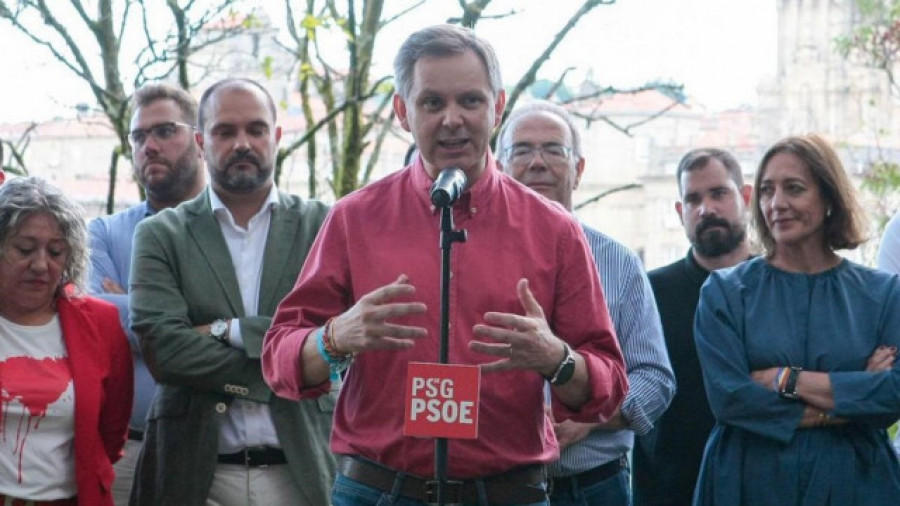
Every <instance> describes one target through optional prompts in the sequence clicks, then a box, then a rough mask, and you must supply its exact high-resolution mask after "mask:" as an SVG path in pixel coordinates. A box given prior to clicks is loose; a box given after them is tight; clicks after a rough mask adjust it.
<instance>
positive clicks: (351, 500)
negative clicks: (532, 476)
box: [331, 474, 550, 506]
mask: <svg viewBox="0 0 900 506" xmlns="http://www.w3.org/2000/svg"><path fill="white" fill-rule="evenodd" d="M395 488H397V489H399V486H397V487H395ZM331 503H332V505H333V506H424V505H426V504H428V503H424V502H421V501H415V500H413V499H407V498H405V497H401V496H399V495H397V494H395V493H386V492H382V491H381V490H378V489H377V488H374V487H370V486H368V485H363V484H362V483H360V482H358V481H356V480H352V479H350V478H348V477H346V476H344V475H342V474H339V475H338V477H337V480H335V482H334V488H333V489H332V490H331ZM447 506H450V505H449V504H448V505H447ZM467 506H550V503H548V502H546V501H545V502H536V503H531V504H522V505H513V504H509V503H504V504H503V505H500V504H499V503H494V504H492V505H489V504H488V502H487V501H485V502H484V503H482V504H474V503H473V504H470V505H467Z"/></svg>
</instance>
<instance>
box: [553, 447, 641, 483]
mask: <svg viewBox="0 0 900 506" xmlns="http://www.w3.org/2000/svg"><path fill="white" fill-rule="evenodd" d="M627 467H628V459H627V458H626V457H625V456H624V455H622V456H621V457H619V458H617V459H615V460H612V461H609V462H607V463H606V464H601V465H599V466H597V467H594V468H592V469H588V470H587V471H584V472H581V473H578V474H574V475H572V476H559V477H557V476H554V477H551V478H550V488H551V490H560V491H562V490H571V489H572V486H573V485H574V484H576V483H577V484H578V486H579V487H580V488H585V487H590V486H591V485H593V484H595V483H600V482H601V481H604V480H608V479H610V478H612V477H613V476H615V475H616V474H618V473H619V472H620V471H622V470H623V469H625V468H627Z"/></svg>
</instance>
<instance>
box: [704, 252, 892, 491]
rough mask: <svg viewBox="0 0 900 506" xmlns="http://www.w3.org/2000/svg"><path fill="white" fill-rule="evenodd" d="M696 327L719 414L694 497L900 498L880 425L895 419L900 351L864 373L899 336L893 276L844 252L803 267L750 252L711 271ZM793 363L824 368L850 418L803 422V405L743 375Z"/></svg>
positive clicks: (838, 412) (839, 408) (839, 413)
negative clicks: (815, 424)
mask: <svg viewBox="0 0 900 506" xmlns="http://www.w3.org/2000/svg"><path fill="white" fill-rule="evenodd" d="M694 331H695V332H694V334H695V339H696V342H697V353H698V355H699V358H700V363H701V365H702V368H703V377H704V382H705V384H706V390H707V395H708V396H709V401H710V407H711V408H712V411H713V414H714V415H715V417H716V426H715V428H714V429H713V431H712V433H711V434H710V436H709V440H708V442H707V445H706V451H705V453H704V457H703V464H702V465H701V470H700V476H699V479H698V482H697V488H696V490H695V493H694V505H695V506H699V505H719V506H721V505H729V506H730V505H747V506H760V505H765V506H779V505H792V506H793V505H798V506H799V505H803V506H825V505H832V506H852V505H857V506H859V505H872V506H883V505H891V504H900V466H898V463H897V457H896V455H895V454H894V451H893V450H892V448H891V444H890V441H889V439H888V436H887V431H886V429H887V427H889V426H890V425H891V424H892V423H893V422H894V421H896V420H897V419H898V418H900V360H898V361H897V362H896V363H895V365H894V367H893V369H892V370H890V371H885V372H874V373H873V372H865V367H866V360H867V359H868V358H869V356H870V355H871V354H872V352H873V351H874V350H875V348H876V347H878V346H879V345H882V344H883V345H888V346H898V347H900V281H898V277H897V275H892V274H887V273H884V272H879V271H875V270H873V269H869V268H867V267H863V266H861V265H858V264H855V263H853V262H850V261H848V260H843V261H842V262H841V263H840V264H839V265H838V266H836V267H834V268H832V269H830V270H828V271H825V272H822V273H819V274H812V275H810V274H800V273H792V272H786V271H783V270H780V269H778V268H775V267H773V266H772V265H770V264H769V263H768V262H766V260H765V259H763V258H756V259H753V260H750V261H747V262H744V263H742V264H740V265H738V266H736V267H733V268H731V269H725V270H721V271H716V272H713V273H712V274H711V275H710V277H709V279H708V280H707V281H706V283H705V284H704V286H703V288H702V290H701V292H700V303H699V306H698V307H697V315H696V319H695V324H694ZM789 365H790V366H800V367H802V368H803V369H806V370H810V371H821V372H828V373H829V377H830V379H831V384H832V388H833V390H834V400H835V409H834V411H833V412H831V414H832V415H834V416H836V417H841V418H847V419H849V420H850V423H849V424H847V425H841V426H838V425H835V426H829V427H819V428H808V429H801V428H798V427H797V425H798V423H799V422H800V419H801V418H802V415H803V404H802V403H801V402H797V401H791V400H786V399H782V398H780V397H779V396H778V394H777V393H775V392H774V391H773V390H772V389H767V388H764V387H762V386H761V385H758V384H757V383H755V382H754V381H753V380H752V379H751V378H750V372H751V371H755V370H759V369H765V368H769V367H777V366H789Z"/></svg>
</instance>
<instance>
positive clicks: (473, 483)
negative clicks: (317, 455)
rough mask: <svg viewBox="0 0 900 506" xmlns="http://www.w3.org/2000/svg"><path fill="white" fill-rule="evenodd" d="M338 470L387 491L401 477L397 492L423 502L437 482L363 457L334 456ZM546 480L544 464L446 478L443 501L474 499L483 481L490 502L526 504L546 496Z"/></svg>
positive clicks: (430, 497)
mask: <svg viewBox="0 0 900 506" xmlns="http://www.w3.org/2000/svg"><path fill="white" fill-rule="evenodd" d="M338 472H340V473H341V474H343V475H344V476H346V477H348V478H350V479H352V480H355V481H358V482H359V483H362V484H363V485H366V486H369V487H372V488H376V489H378V490H381V491H382V492H385V493H387V494H390V493H391V492H393V490H394V484H395V483H396V482H397V480H402V483H401V485H400V492H399V495H401V496H403V497H406V498H408V499H413V500H416V501H420V502H425V503H434V502H435V501H436V497H437V495H436V493H437V482H436V481H435V480H431V479H425V478H421V477H418V476H412V475H408V474H403V473H398V472H396V471H392V470H390V469H388V468H386V467H383V466H381V465H378V464H375V463H374V462H370V461H367V460H363V459H359V458H356V457H350V456H347V455H339V456H338ZM545 480H546V476H545V472H544V466H540V465H532V466H527V467H521V468H518V469H513V470H511V471H508V472H506V473H503V474H497V475H494V476H488V477H485V478H481V479H479V480H475V479H471V480H461V481H460V480H452V479H451V480H448V481H447V482H446V483H445V487H444V490H443V492H444V497H443V498H444V500H445V502H446V503H447V504H454V503H478V502H479V494H478V485H477V482H478V481H481V482H483V484H484V490H485V494H486V495H487V500H488V502H490V503H492V504H493V503H512V504H529V503H535V502H542V501H546V500H547V493H546V491H545V490H544V486H543V484H544V482H545Z"/></svg>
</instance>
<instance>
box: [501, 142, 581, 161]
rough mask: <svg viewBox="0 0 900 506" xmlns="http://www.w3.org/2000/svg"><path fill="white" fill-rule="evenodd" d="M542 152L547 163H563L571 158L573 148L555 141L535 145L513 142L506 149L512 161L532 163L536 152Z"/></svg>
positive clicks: (506, 153)
mask: <svg viewBox="0 0 900 506" xmlns="http://www.w3.org/2000/svg"><path fill="white" fill-rule="evenodd" d="M538 152H540V153H541V158H543V159H544V161H545V162H547V163H561V162H565V161H567V160H568V159H569V155H571V154H572V148H570V147H569V146H563V145H562V144H557V143H555V142H550V143H547V144H541V145H540V146H534V145H531V144H513V145H512V146H510V147H508V148H506V149H505V150H504V155H505V156H506V159H507V160H509V161H510V162H511V163H521V164H525V163H531V161H532V160H533V159H534V155H535V154H536V153H538Z"/></svg>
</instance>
